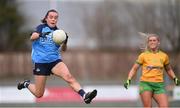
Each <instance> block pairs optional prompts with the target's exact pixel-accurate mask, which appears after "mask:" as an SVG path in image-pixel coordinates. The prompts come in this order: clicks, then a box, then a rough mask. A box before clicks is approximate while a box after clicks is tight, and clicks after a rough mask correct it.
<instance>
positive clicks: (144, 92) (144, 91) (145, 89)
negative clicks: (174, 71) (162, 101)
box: [139, 81, 153, 107]
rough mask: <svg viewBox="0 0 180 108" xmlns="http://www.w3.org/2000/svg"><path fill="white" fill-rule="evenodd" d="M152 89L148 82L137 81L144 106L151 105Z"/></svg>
mask: <svg viewBox="0 0 180 108" xmlns="http://www.w3.org/2000/svg"><path fill="white" fill-rule="evenodd" d="M152 91H153V90H152V87H151V85H150V83H149V82H144V81H141V82H140V83H139V92H140V97H141V101H142V103H143V105H144V107H152V95H153V92H152Z"/></svg>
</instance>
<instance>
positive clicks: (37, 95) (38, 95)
mask: <svg viewBox="0 0 180 108" xmlns="http://www.w3.org/2000/svg"><path fill="white" fill-rule="evenodd" d="M43 94H44V93H37V94H36V95H35V96H36V97H37V98H41V97H42V96H43Z"/></svg>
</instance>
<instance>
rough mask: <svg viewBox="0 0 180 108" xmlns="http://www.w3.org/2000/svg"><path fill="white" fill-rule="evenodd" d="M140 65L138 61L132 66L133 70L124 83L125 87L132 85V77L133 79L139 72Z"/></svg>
mask: <svg viewBox="0 0 180 108" xmlns="http://www.w3.org/2000/svg"><path fill="white" fill-rule="evenodd" d="M139 67H140V65H139V64H137V63H135V64H134V65H133V67H132V68H131V70H130V71H129V74H128V78H127V80H126V82H125V83H124V87H125V88H126V89H128V88H129V86H130V84H131V79H132V78H133V76H134V75H135V74H136V73H137V70H138V68H139Z"/></svg>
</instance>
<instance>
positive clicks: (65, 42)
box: [64, 32, 69, 44]
mask: <svg viewBox="0 0 180 108" xmlns="http://www.w3.org/2000/svg"><path fill="white" fill-rule="evenodd" d="M65 33H66V32H65ZM68 38H69V36H68V34H67V33H66V40H65V41H64V44H67V42H68Z"/></svg>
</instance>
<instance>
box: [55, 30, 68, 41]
mask: <svg viewBox="0 0 180 108" xmlns="http://www.w3.org/2000/svg"><path fill="white" fill-rule="evenodd" d="M52 37H53V41H54V42H55V43H56V44H62V43H63V42H64V41H65V40H66V33H65V32H64V31H63V30H55V31H54V32H53V35H52Z"/></svg>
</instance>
